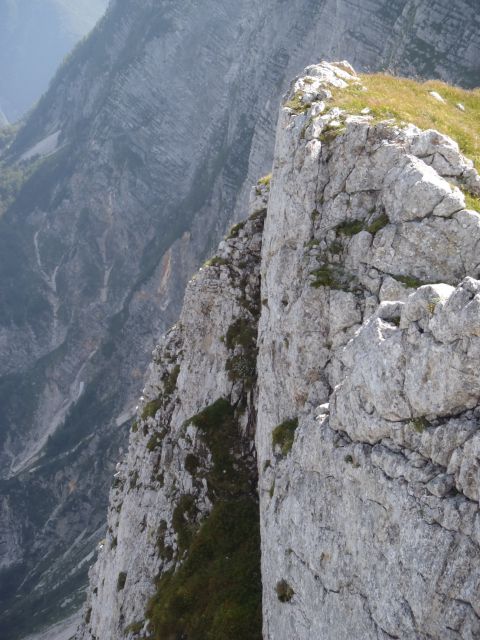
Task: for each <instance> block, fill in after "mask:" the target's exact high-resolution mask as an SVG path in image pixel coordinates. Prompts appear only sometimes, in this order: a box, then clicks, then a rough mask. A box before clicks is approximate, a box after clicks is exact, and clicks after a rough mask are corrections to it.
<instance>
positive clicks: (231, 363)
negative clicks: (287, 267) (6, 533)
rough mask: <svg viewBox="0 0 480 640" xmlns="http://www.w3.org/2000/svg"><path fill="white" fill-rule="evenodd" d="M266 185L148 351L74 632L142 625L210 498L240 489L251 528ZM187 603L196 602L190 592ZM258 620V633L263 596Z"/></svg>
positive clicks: (228, 500) (207, 514)
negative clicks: (81, 623)
mask: <svg viewBox="0 0 480 640" xmlns="http://www.w3.org/2000/svg"><path fill="white" fill-rule="evenodd" d="M266 191H267V188H266V187H265V186H264V187H262V186H259V187H258V188H257V190H256V192H255V193H254V198H253V203H252V215H251V217H250V218H249V219H248V220H247V221H246V222H245V223H242V224H239V225H236V226H235V227H234V228H233V229H232V232H231V234H230V237H229V238H228V239H227V240H226V241H224V242H222V243H221V245H220V247H219V252H218V255H216V256H215V257H214V258H212V259H211V260H210V261H209V262H208V263H206V265H205V266H204V267H203V268H202V269H201V270H200V272H199V273H198V274H197V275H196V276H195V277H194V278H193V279H192V280H191V282H190V283H189V285H188V287H187V290H186V295H185V302H184V306H183V311H182V314H181V315H180V319H179V321H178V323H177V325H176V326H175V327H174V328H173V329H172V330H171V331H170V332H169V333H168V334H167V335H166V337H165V339H164V341H163V342H162V343H161V344H160V345H159V346H158V347H157V348H156V349H155V351H154V360H153V363H152V365H151V367H150V373H149V378H148V382H147V385H146V387H145V389H144V390H143V396H142V397H141V399H140V405H139V407H138V410H137V420H136V421H135V423H134V426H133V428H132V434H131V436H130V448H129V452H128V456H127V457H126V459H125V460H124V461H123V462H122V463H121V464H119V465H118V466H117V472H116V474H115V481H114V486H113V489H112V491H111V494H110V507H109V516H108V533H107V537H106V539H105V541H104V542H102V544H101V550H100V552H99V559H98V560H97V563H96V565H95V567H94V568H93V570H92V572H91V576H90V577H91V589H90V595H89V599H88V602H87V605H86V621H87V622H86V624H85V628H84V630H83V632H82V633H81V634H80V635H79V636H78V637H82V638H103V639H104V640H108V639H111V640H114V639H116V638H120V637H124V636H128V635H129V634H132V632H133V631H135V630H136V632H137V633H138V632H139V631H140V630H141V629H142V628H143V627H144V624H143V621H144V620H145V610H146V606H147V603H148V601H149V599H150V598H151V597H152V596H153V595H154V593H155V579H156V578H157V579H158V576H159V575H162V574H167V573H168V572H169V571H172V570H173V569H174V568H177V569H178V566H179V564H180V562H181V560H182V558H183V557H184V555H185V553H187V556H188V554H189V553H191V550H190V548H189V547H190V545H189V543H188V537H189V536H190V535H191V534H190V533H189V532H188V530H189V529H192V531H196V530H197V529H198V527H199V526H200V524H201V523H202V522H203V521H204V520H205V519H206V520H207V521H208V520H209V518H210V519H211V512H212V509H215V505H216V504H217V502H219V503H220V504H222V503H223V504H225V505H226V508H227V509H229V510H230V509H231V510H233V511H235V509H236V508H237V507H238V505H239V504H240V505H242V504H243V503H244V501H245V499H246V498H245V496H247V505H249V508H250V509H253V512H254V514H255V518H254V526H255V523H256V528H257V529H259V527H258V500H257V497H256V495H257V494H256V487H257V480H258V478H257V465H256V457H255V453H254V451H255V447H254V434H255V429H256V392H255V389H256V355H257V351H256V340H257V321H258V316H259V312H260V249H261V237H262V230H263V221H264V217H265V213H266ZM209 411H210V412H211V415H212V419H214V422H213V424H212V425H209V424H208V416H209V414H208V412H209ZM202 412H203V413H202ZM225 412H226V415H227V417H228V420H227V423H228V424H224V425H223V427H222V420H223V419H224V417H225ZM209 429H211V431H209ZM215 431H217V432H218V433H217V434H215ZM229 455H231V456H232V458H231V459H230V460H229ZM243 485H245V486H243ZM242 501H243V502H242ZM223 508H225V507H223ZM242 513H243V512H242ZM235 526H236V527H237V526H238V527H241V526H242V523H241V522H238V523H236V524H235ZM247 533H248V535H249V536H251V537H252V541H253V540H256V544H257V549H256V551H255V549H254V554H255V553H256V554H257V560H256V561H255V557H253V562H254V563H255V564H254V572H253V575H251V576H249V578H248V580H249V582H248V585H249V589H251V590H252V592H253V591H254V590H255V589H257V591H258V598H257V604H258V605H259V602H260V599H259V595H260V581H259V577H260V576H259V573H260V567H259V547H258V545H259V537H258V533H257V535H256V536H255V529H253V530H248V531H247ZM234 553H235V550H232V554H234ZM196 570H197V571H199V569H198V567H197V569H196ZM255 576H256V580H257V581H258V582H257V585H255ZM120 581H121V584H120ZM208 588H209V587H208V585H207V584H204V585H202V590H207V589H208ZM223 588H226V587H225V586H224V587H223ZM159 593H160V597H161V596H162V591H161V589H160V592H159ZM218 595H220V597H221V594H217V596H218ZM212 596H213V594H212ZM198 597H199V596H198ZM187 603H188V606H189V607H190V608H191V609H192V610H193V612H195V611H196V606H197V605H196V603H195V602H194V601H190V600H188V599H187ZM218 613H219V612H218V611H217V612H216V615H217V617H218ZM193 615H197V616H198V617H200V611H198V612H197V613H194V614H193ZM152 616H153V614H152ZM179 623H180V621H179ZM246 624H247V627H242V629H244V635H242V636H238V633H234V635H232V636H231V637H252V638H253V637H254V635H251V633H250V632H249V630H250V631H251V628H252V627H250V626H249V625H253V628H255V620H251V619H249V620H248V621H247V623H246ZM256 625H257V627H256V628H257V636H256V637H258V633H259V631H260V628H261V627H260V608H259V606H258V618H257V622H256ZM233 628H234V629H235V630H237V627H235V625H234V627H233ZM237 631H238V630H237ZM170 632H171V630H170ZM218 637H219V638H220V637H224V636H223V635H222V636H220V635H218Z"/></svg>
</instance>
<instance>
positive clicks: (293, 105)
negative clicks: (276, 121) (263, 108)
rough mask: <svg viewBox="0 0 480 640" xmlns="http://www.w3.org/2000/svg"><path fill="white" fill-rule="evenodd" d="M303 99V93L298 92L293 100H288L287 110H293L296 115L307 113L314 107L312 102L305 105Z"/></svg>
mask: <svg viewBox="0 0 480 640" xmlns="http://www.w3.org/2000/svg"><path fill="white" fill-rule="evenodd" d="M302 98H303V93H302V91H297V92H296V93H295V95H294V96H293V98H292V99H291V100H287V102H285V105H284V106H285V107H286V108H287V109H291V110H292V111H294V112H295V113H296V114H300V113H305V112H306V111H308V110H309V109H310V107H311V106H312V105H311V103H310V102H306V103H304V102H303V100H302Z"/></svg>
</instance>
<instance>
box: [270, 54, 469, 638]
mask: <svg viewBox="0 0 480 640" xmlns="http://www.w3.org/2000/svg"><path fill="white" fill-rule="evenodd" d="M306 73H308V75H309V76H312V77H315V76H317V77H322V78H323V83H325V84H324V89H328V84H332V85H335V86H337V84H338V82H339V81H340V80H341V81H345V80H346V81H347V82H354V81H355V78H354V77H353V72H351V73H352V77H351V78H345V76H344V74H343V67H342V73H341V74H340V73H338V72H337V71H336V69H335V67H332V66H330V65H325V64H322V65H320V67H319V71H318V72H316V73H315V72H314V71H312V69H311V68H308V70H307V71H306ZM325 85H327V86H325ZM299 86H301V81H299V82H297V84H296V88H298V87H299ZM294 90H295V88H294ZM322 100H324V98H322ZM315 107H316V105H315V104H313V105H312V107H311V109H310V110H305V113H301V114H295V113H292V112H291V110H289V109H284V110H283V111H282V113H281V115H280V120H279V125H278V131H277V146H276V155H275V165H274V172H273V179H272V192H271V195H270V203H269V208H268V215H267V220H266V225H265V231H264V241H263V253H262V298H266V299H268V309H265V308H264V309H263V313H262V317H261V319H260V329H259V345H260V352H259V363H258V374H259V405H258V407H259V413H258V429H257V452H258V458H259V470H260V474H261V476H260V500H261V516H262V577H263V607H264V638H268V639H269V640H287V639H290V638H295V639H298V640H307V639H308V640H317V639H318V638H322V640H339V639H342V640H343V639H345V640H347V639H351V638H355V639H356V640H370V639H372V638H382V639H387V638H402V639H411V640H414V639H415V640H417V639H419V638H438V639H440V638H441V639H442V640H443V639H446V638H448V639H454V638H455V639H459V638H465V639H466V638H468V639H473V638H476V637H478V636H479V634H480V617H479V615H480V590H479V585H480V570H479V566H480V565H479V560H480V553H479V542H480V528H479V526H480V516H479V512H478V497H479V495H478V493H479V491H478V487H479V481H480V476H479V466H478V462H477V459H476V454H477V451H478V442H479V439H480V435H479V434H480V431H479V424H478V419H477V411H478V410H477V409H476V407H477V404H478V399H479V397H480V369H479V367H478V363H479V362H480V351H479V347H480V343H479V342H478V340H479V338H478V335H479V331H480V313H479V309H478V304H479V301H480V297H479V296H478V294H477V292H478V291H479V286H480V282H478V280H474V279H473V278H476V277H478V276H479V271H478V253H477V250H476V246H477V242H478V239H479V230H480V227H479V222H480V216H479V214H478V213H477V212H472V211H466V210H465V201H464V198H463V194H462V193H461V191H460V190H459V189H457V188H452V187H451V186H450V184H449V180H450V178H449V176H450V177H451V176H455V178H456V180H457V184H459V185H462V186H463V187H464V188H469V187H468V185H469V184H472V181H473V182H474V181H475V180H476V177H475V176H474V173H473V167H472V164H471V162H470V161H468V160H467V159H465V158H463V157H462V156H461V154H460V153H459V150H458V146H457V145H456V143H454V142H453V141H452V140H449V139H448V138H446V137H445V136H442V135H440V134H438V133H437V132H435V131H425V132H422V131H419V130H418V129H416V128H415V127H407V128H405V129H401V128H398V127H396V126H395V125H394V124H393V123H390V124H388V125H382V124H375V125H373V124H371V122H370V119H369V118H368V114H366V115H367V117H364V118H363V119H362V117H355V118H354V119H349V118H346V119H345V118H344V117H343V116H342V114H339V113H338V110H337V111H336V110H334V109H332V110H330V108H329V105H328V101H327V105H326V108H323V109H322V114H323V115H322V116H321V120H322V126H321V127H319V126H318V125H316V124H315V123H314V124H313V125H309V124H308V123H309V120H310V118H312V113H315ZM313 117H314V118H315V116H313ZM330 119H335V121H339V120H340V121H343V122H344V125H343V126H344V132H343V133H342V135H340V136H336V137H335V138H332V139H330V140H329V138H328V136H322V135H321V134H322V130H323V131H325V129H327V130H328V123H329V120H330ZM305 127H306V129H305ZM303 131H305V132H304V133H303V135H302V132H303ZM472 176H473V177H472ZM380 215H383V216H385V218H384V222H385V226H383V228H380V229H379V230H377V231H376V233H370V232H369V231H368V227H369V225H370V224H371V223H372V221H373V220H375V219H378V218H379V216H380ZM354 221H360V224H359V225H358V227H357V228H356V229H354V228H353V227H352V226H350V227H348V224H351V223H352V222H354ZM312 273H313V275H310V274H312ZM467 276H469V277H467ZM402 277H403V278H402ZM398 278H400V280H403V283H402V282H401V281H399V279H398ZM421 280H426V281H428V282H432V283H434V284H431V285H426V286H419V285H421V284H422V282H420V281H421ZM311 284H315V285H316V286H317V287H318V288H316V287H315V286H314V287H312V286H311ZM322 284H325V285H328V286H322ZM406 285H407V286H406ZM327 403H328V408H327ZM319 405H320V406H319ZM478 413H479V415H480V412H478ZM295 417H296V418H298V421H299V426H298V428H297V430H296V433H295V441H294V444H293V448H292V450H291V452H290V453H289V454H288V455H286V456H283V455H280V454H279V450H278V448H274V447H273V446H272V430H273V429H274V428H275V427H276V425H278V424H280V423H281V422H282V421H284V420H285V419H292V418H295ZM266 460H268V461H269V464H268V465H267V466H265V461H266ZM282 580H284V581H286V582H287V583H288V585H290V587H291V588H292V590H293V592H294V595H293V597H292V598H291V600H290V601H289V602H280V601H279V599H278V597H277V593H276V586H277V585H278V583H279V582H280V581H282Z"/></svg>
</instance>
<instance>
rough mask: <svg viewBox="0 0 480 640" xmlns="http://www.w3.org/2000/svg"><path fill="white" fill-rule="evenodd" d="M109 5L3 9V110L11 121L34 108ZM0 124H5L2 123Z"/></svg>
mask: <svg viewBox="0 0 480 640" xmlns="http://www.w3.org/2000/svg"><path fill="white" fill-rule="evenodd" d="M106 6H107V0H6V1H5V2H2V4H1V6H0V70H1V73H0V107H1V108H2V109H3V111H4V112H5V114H6V115H7V116H8V119H9V120H10V121H12V122H13V121H15V120H17V119H18V118H20V117H21V116H22V115H24V113H25V112H26V111H27V110H28V109H30V108H31V107H32V106H33V104H34V103H35V102H36V101H37V100H38V99H39V98H40V96H41V94H42V93H43V92H44V91H45V90H46V89H47V87H48V83H49V82H50V80H51V78H52V77H53V75H54V73H55V71H56V69H57V67H58V65H59V64H60V63H61V61H62V59H63V58H64V56H66V55H67V53H69V52H70V50H71V49H72V47H73V46H74V45H75V44H76V43H77V42H78V40H79V39H80V38H81V37H82V36H84V35H85V34H86V33H88V32H89V31H90V30H91V29H92V28H93V26H94V25H95V23H96V22H97V20H98V19H99V18H100V16H101V15H102V13H103V12H104V11H105V8H106ZM0 124H1V121H0Z"/></svg>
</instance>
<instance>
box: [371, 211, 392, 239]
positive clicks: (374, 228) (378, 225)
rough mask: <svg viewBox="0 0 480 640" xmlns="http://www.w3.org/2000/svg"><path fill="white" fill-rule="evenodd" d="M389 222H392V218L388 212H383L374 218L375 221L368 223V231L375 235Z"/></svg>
mask: <svg viewBox="0 0 480 640" xmlns="http://www.w3.org/2000/svg"><path fill="white" fill-rule="evenodd" d="M387 224H390V220H389V219H388V216H387V214H386V213H382V214H381V215H379V216H378V218H376V219H375V220H373V222H371V223H370V224H369V225H368V227H367V228H366V230H367V231H368V233H371V234H372V235H375V234H376V233H377V232H378V231H380V230H381V229H383V228H384V227H386V226H387Z"/></svg>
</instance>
